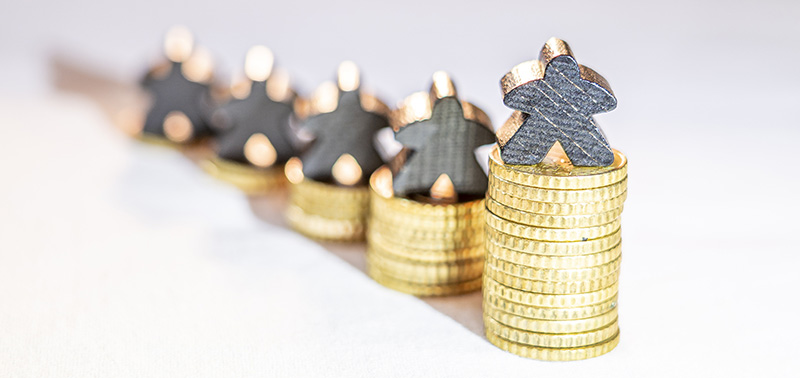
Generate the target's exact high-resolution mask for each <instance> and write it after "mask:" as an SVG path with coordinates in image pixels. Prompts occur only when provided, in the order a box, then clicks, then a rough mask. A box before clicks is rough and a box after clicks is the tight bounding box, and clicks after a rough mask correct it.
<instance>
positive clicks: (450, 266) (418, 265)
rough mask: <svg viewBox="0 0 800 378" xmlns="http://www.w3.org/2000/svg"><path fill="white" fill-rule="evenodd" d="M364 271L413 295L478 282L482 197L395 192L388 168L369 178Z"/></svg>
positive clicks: (469, 287) (460, 289) (461, 289)
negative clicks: (452, 199)
mask: <svg viewBox="0 0 800 378" xmlns="http://www.w3.org/2000/svg"><path fill="white" fill-rule="evenodd" d="M370 188H371V214H372V215H371V217H370V222H369V231H368V233H367V271H368V273H369V275H370V276H371V277H372V278H373V279H375V281H377V282H379V283H381V284H382V285H384V286H387V287H390V288H392V289H395V290H398V291H402V292H405V293H409V294H413V295H418V296H435V295H453V294H460V293H465V292H469V291H473V290H477V289H479V288H480V287H481V274H482V273H483V265H484V252H483V236H484V231H483V229H484V213H485V211H484V200H483V199H479V200H473V201H468V202H457V203H447V204H445V203H436V202H435V201H433V200H431V199H428V200H427V201H426V200H425V199H423V198H419V199H418V200H417V199H406V198H400V197H395V196H394V194H393V191H392V172H391V170H389V168H387V167H383V168H380V169H379V170H377V171H376V172H375V173H374V174H373V175H372V177H371V178H370Z"/></svg>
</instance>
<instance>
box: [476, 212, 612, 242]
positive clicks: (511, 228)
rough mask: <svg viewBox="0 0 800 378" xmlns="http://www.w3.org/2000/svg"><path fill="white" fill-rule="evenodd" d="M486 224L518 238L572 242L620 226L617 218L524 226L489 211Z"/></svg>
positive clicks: (592, 237)
mask: <svg viewBox="0 0 800 378" xmlns="http://www.w3.org/2000/svg"><path fill="white" fill-rule="evenodd" d="M486 226H488V227H489V228H493V229H495V230H497V231H500V232H502V233H504V234H508V235H512V236H516V237H519V238H524V239H530V240H539V241H552V242H572V241H578V242H579V241H587V240H592V239H599V238H602V237H604V236H608V235H611V234H613V233H614V232H615V231H617V230H619V228H620V220H619V218H618V219H616V220H614V221H613V222H611V223H606V224H603V225H600V226H594V227H584V228H541V227H532V226H526V225H524V224H519V223H515V222H511V221H508V220H505V219H502V218H500V217H498V216H497V215H494V214H492V213H490V212H486Z"/></svg>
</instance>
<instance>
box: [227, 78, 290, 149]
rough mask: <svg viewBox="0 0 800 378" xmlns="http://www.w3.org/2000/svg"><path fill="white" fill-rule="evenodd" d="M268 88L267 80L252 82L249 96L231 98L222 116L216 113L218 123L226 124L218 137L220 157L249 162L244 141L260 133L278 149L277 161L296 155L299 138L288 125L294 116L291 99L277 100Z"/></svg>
mask: <svg viewBox="0 0 800 378" xmlns="http://www.w3.org/2000/svg"><path fill="white" fill-rule="evenodd" d="M267 80H269V79H267ZM266 88H267V81H253V82H251V86H250V94H249V95H248V96H247V97H245V98H243V99H234V100H232V101H231V102H229V103H228V104H226V105H224V106H223V107H222V108H220V110H219V113H218V114H219V117H217V116H216V115H215V118H214V120H215V124H216V123H221V124H224V125H223V126H224V127H222V128H221V129H222V130H223V131H222V132H220V136H219V139H218V147H217V155H219V157H221V158H223V159H227V160H232V161H236V162H239V163H244V164H249V161H248V160H247V157H246V156H245V143H247V141H248V139H250V137H252V136H253V135H255V134H258V133H260V134H264V135H265V136H266V137H267V138H268V139H269V142H270V143H271V144H272V147H273V148H274V149H275V152H276V154H277V158H276V159H275V164H283V163H285V162H286V161H287V160H289V159H290V158H291V157H292V156H295V155H296V153H297V149H296V146H295V143H296V142H295V140H296V138H295V137H294V135H293V132H292V130H291V127H290V125H289V122H290V119H291V117H292V115H293V108H292V104H291V99H289V100H287V101H285V102H279V101H274V100H272V99H271V98H269V96H268V95H267V91H266Z"/></svg>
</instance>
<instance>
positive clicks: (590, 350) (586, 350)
mask: <svg viewBox="0 0 800 378" xmlns="http://www.w3.org/2000/svg"><path fill="white" fill-rule="evenodd" d="M486 338H487V339H488V340H489V342H491V343H492V344H494V345H495V346H497V347H498V348H500V349H502V350H505V351H506V352H510V353H513V354H516V355H518V356H521V357H526V358H532V359H536V360H542V361H577V360H585V359H588V358H594V357H598V356H601V355H604V354H606V353H608V352H610V351H612V350H613V349H614V348H616V347H617V345H618V344H619V332H617V334H616V335H614V336H612V337H611V338H610V339H608V340H604V341H601V342H599V343H597V344H594V345H588V346H585V347H580V348H540V347H534V346H530V345H524V344H520V343H516V342H513V341H509V340H506V339H504V338H502V337H500V336H498V335H497V334H495V333H494V332H492V331H491V330H489V329H487V330H486Z"/></svg>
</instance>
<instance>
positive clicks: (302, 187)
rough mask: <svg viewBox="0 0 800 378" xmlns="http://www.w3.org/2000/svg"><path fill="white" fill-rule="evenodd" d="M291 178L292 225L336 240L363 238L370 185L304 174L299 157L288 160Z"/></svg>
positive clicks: (288, 211)
mask: <svg viewBox="0 0 800 378" xmlns="http://www.w3.org/2000/svg"><path fill="white" fill-rule="evenodd" d="M285 170H286V178H287V179H288V180H289V183H290V185H289V207H288V208H287V209H286V219H287V221H288V222H289V225H290V226H291V227H292V228H293V229H295V230H297V231H298V232H300V233H301V234H303V235H306V236H309V237H312V238H315V239H320V240H333V241H358V240H363V239H364V233H365V231H366V225H367V220H366V216H367V214H368V213H369V189H368V188H366V187H365V186H340V185H334V184H326V183H322V182H317V181H314V180H312V179H310V178H307V177H304V176H303V165H302V163H301V162H300V160H299V159H297V158H292V159H290V160H289V161H288V162H286V169H285Z"/></svg>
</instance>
